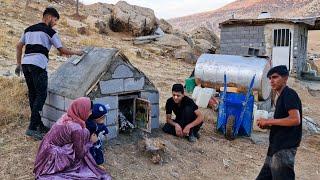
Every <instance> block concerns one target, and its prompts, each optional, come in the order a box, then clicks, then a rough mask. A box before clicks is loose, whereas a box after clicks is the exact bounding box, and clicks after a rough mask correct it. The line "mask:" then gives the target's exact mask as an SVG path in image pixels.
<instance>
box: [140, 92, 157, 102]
mask: <svg viewBox="0 0 320 180" xmlns="http://www.w3.org/2000/svg"><path fill="white" fill-rule="evenodd" d="M140 97H141V98H142V99H146V100H148V101H150V103H151V104H158V103H159V93H158V92H156V91H143V92H141V94H140Z"/></svg>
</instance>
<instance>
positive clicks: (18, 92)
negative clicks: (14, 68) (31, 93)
mask: <svg viewBox="0 0 320 180" xmlns="http://www.w3.org/2000/svg"><path fill="white" fill-rule="evenodd" d="M0 97H1V98H0V104H1V106H0V114H1V116H0V126H1V125H7V124H10V123H15V124H16V123H22V122H23V121H26V120H27V119H28V117H29V114H30V112H29V105H28V97H27V87H26V85H25V84H24V83H21V80H20V79H18V78H3V77H0Z"/></svg>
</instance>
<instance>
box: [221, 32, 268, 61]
mask: <svg viewBox="0 0 320 180" xmlns="http://www.w3.org/2000/svg"><path fill="white" fill-rule="evenodd" d="M220 38H221V40H220V53H221V54H228V55H247V53H248V47H253V48H257V49H260V51H261V52H260V54H263V53H265V38H264V26H225V27H221V36H220Z"/></svg>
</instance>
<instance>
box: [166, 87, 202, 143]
mask: <svg viewBox="0 0 320 180" xmlns="http://www.w3.org/2000/svg"><path fill="white" fill-rule="evenodd" d="M172 111H173V112H174V114H175V115H176V119H174V120H172V118H171V115H172ZM166 114H167V117H166V118H167V123H166V124H165V125H164V127H163V128H162V129H163V131H164V132H166V133H169V134H172V135H175V136H179V137H188V140H189V141H190V142H195V141H196V140H197V138H200V135H199V130H200V127H201V125H202V124H203V116H202V114H201V112H200V111H199V110H198V106H197V105H196V104H195V103H194V102H193V100H192V99H190V98H189V97H188V96H185V95H184V89H183V85H182V84H174V85H173V86H172V97H171V98H169V99H168V100H167V103H166Z"/></svg>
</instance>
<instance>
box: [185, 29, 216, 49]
mask: <svg viewBox="0 0 320 180" xmlns="http://www.w3.org/2000/svg"><path fill="white" fill-rule="evenodd" d="M190 34H191V37H192V39H204V40H207V41H208V42H209V43H210V44H211V45H212V46H215V47H217V48H218V47H219V37H218V36H217V35H215V34H214V32H213V31H211V30H209V29H208V28H206V27H198V28H196V29H194V30H192V31H191V33H190Z"/></svg>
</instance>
